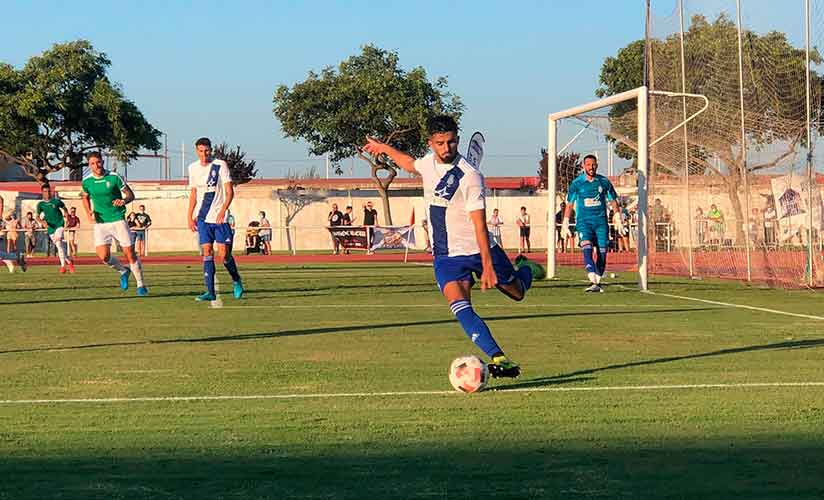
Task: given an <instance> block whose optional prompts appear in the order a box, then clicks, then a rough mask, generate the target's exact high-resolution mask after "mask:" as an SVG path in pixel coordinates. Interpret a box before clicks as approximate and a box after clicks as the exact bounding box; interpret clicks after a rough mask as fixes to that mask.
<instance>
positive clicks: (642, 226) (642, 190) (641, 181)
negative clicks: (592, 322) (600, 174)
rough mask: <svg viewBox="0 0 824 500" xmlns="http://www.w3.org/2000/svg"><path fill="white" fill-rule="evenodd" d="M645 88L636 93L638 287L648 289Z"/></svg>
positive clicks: (647, 185) (647, 170) (646, 93)
mask: <svg viewBox="0 0 824 500" xmlns="http://www.w3.org/2000/svg"><path fill="white" fill-rule="evenodd" d="M647 99H648V92H647V87H641V89H640V91H639V92H638V287H639V288H640V289H641V290H643V291H646V290H648V289H649V280H648V275H647V253H648V252H647V250H648V249H647V190H648V189H649V184H648V177H649V156H648V153H649V145H648V144H649V136H648V133H649V130H648V126H647V122H648V113H647Z"/></svg>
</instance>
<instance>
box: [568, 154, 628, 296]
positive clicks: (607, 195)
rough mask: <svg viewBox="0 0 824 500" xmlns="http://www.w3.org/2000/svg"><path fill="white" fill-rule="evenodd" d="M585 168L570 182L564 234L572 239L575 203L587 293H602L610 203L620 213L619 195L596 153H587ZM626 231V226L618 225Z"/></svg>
mask: <svg viewBox="0 0 824 500" xmlns="http://www.w3.org/2000/svg"><path fill="white" fill-rule="evenodd" d="M583 166H584V171H583V172H582V173H581V175H579V176H578V177H576V178H575V179H573V181H572V182H571V183H570V184H569V193H568V194H567V205H566V209H564V220H563V222H562V223H561V236H562V237H564V238H571V237H572V231H570V230H569V216H570V215H571V213H572V207H573V204H574V206H575V230H576V232H577V233H578V241H580V245H581V249H582V250H583V254H584V267H585V268H586V270H587V277H588V278H589V281H590V283H591V285H590V286H589V287H588V288H587V289H586V291H587V292H595V293H600V292H603V291H604V289H603V288H602V287H601V278H602V277H603V276H604V271H605V270H606V268H607V248H608V244H609V224H608V223H607V209H606V206H607V203H609V204H610V207H611V208H612V210H613V211H614V212H615V213H620V211H619V209H618V202H617V201H616V200H617V198H618V195H617V194H616V193H615V188H614V187H613V186H612V183H611V182H610V181H609V179H607V178H606V177H604V176H603V175H599V174H597V173H596V171H597V170H598V159H597V158H595V156H593V155H586V156H584V163H583ZM616 229H617V230H618V234H622V231H623V227H618V228H616ZM593 243H596V244H597V245H598V261H597V262H595V260H594V258H593V254H594V251H593V248H592V244H593Z"/></svg>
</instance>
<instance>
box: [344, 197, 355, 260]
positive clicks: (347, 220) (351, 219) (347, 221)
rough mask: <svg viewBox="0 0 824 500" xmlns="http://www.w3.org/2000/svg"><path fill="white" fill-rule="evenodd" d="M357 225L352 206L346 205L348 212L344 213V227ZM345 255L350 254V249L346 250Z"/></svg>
mask: <svg viewBox="0 0 824 500" xmlns="http://www.w3.org/2000/svg"><path fill="white" fill-rule="evenodd" d="M354 224H355V214H354V213H353V212H352V205H346V211H345V212H344V213H343V225H344V226H352V225H354ZM343 253H345V254H347V255H348V254H349V253H350V252H349V249H348V248H344V249H343Z"/></svg>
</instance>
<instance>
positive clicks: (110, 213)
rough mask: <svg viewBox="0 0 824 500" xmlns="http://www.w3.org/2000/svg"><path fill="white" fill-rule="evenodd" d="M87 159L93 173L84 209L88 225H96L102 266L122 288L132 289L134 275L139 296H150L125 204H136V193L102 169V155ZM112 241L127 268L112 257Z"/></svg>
mask: <svg viewBox="0 0 824 500" xmlns="http://www.w3.org/2000/svg"><path fill="white" fill-rule="evenodd" d="M86 159H87V161H88V162H89V169H90V170H91V171H92V173H91V175H89V176H88V177H86V178H85V179H83V184H82V189H83V191H82V196H83V208H85V209H86V216H87V217H88V219H89V222H90V223H91V224H94V248H95V252H96V253H97V256H98V257H99V258H100V261H101V262H103V263H104V264H106V265H107V266H109V267H111V268H112V269H114V270H115V271H117V272H118V273H120V288H122V289H123V290H128V289H129V275H130V274H133V275H134V279H135V281H136V282H137V295H138V296H140V297H142V296H144V295H148V293H149V289H148V288H146V284H145V283H144V282H143V266H142V265H141V263H140V260H139V259H138V258H137V255H136V254H135V252H134V245H133V244H132V232H131V231H130V230H129V225H128V224H127V223H126V204H128V203H131V202H132V201H133V200H134V192H132V188H130V187H129V185H128V184H126V182H125V181H124V180H123V178H122V177H120V176H119V175H118V174H117V173H115V172H110V171H108V170H106V169H105V168H104V167H103V157H102V156H101V155H100V153H98V152H92V153H89V154H88V155H87V157H86ZM92 206H94V212H92ZM113 240H117V242H118V243H119V244H120V247H121V248H123V255H124V256H125V257H126V259H127V260H128V261H129V267H128V268H126V267H125V266H124V265H123V264H121V263H120V261H119V260H118V259H117V257H115V256H113V255H112V254H111V246H112V241H113Z"/></svg>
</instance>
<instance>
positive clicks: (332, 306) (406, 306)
mask: <svg viewBox="0 0 824 500" xmlns="http://www.w3.org/2000/svg"><path fill="white" fill-rule="evenodd" d="M353 305H356V306H368V307H370V308H373V307H384V308H392V309H411V308H418V307H438V308H444V307H447V304H446V303H443V304H315V305H309V304H305V305H287V304H278V305H271V306H255V305H249V306H223V309H319V308H328V309H338V308H351V307H352V306H353ZM472 307H475V308H483V307H492V308H495V309H502V308H513V309H523V308H538V309H542V308H564V309H577V308H587V307H589V308H595V309H603V308H609V307H628V308H632V307H651V308H660V307H679V305H678V304H473V305H472ZM688 310H689V309H685V311H688Z"/></svg>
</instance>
